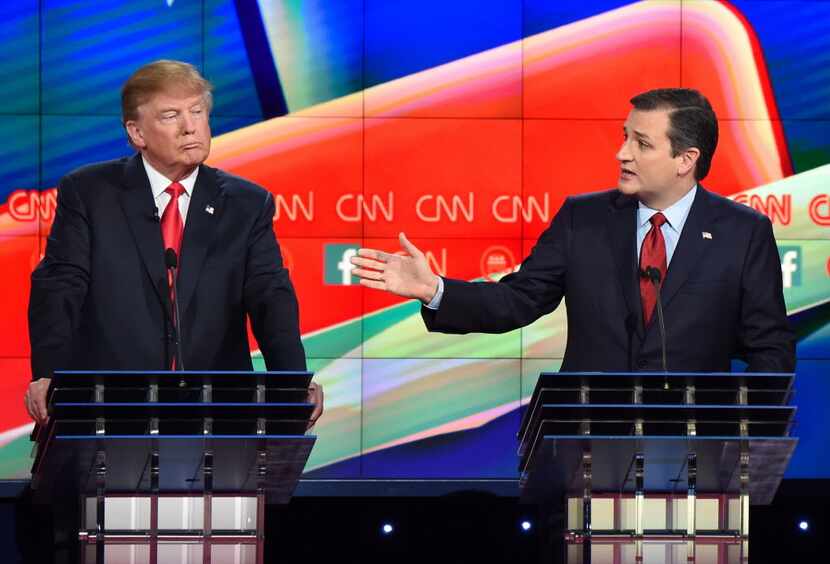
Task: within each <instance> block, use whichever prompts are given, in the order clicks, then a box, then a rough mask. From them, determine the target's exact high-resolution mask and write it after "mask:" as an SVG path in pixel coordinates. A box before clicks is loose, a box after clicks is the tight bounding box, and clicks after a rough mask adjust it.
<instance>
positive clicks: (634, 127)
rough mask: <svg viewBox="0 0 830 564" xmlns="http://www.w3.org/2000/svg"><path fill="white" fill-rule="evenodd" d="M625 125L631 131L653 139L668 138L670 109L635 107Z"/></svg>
mask: <svg viewBox="0 0 830 564" xmlns="http://www.w3.org/2000/svg"><path fill="white" fill-rule="evenodd" d="M623 127H624V128H625V130H626V131H628V132H629V133H630V132H634V131H636V132H639V133H643V134H645V135H647V136H648V137H651V138H652V139H663V138H665V139H668V136H667V132H668V130H669V111H668V110H666V109H658V110H638V109H636V108H634V109H633V110H631V111H630V112H629V113H628V118H627V119H626V120H625V124H624V125H623Z"/></svg>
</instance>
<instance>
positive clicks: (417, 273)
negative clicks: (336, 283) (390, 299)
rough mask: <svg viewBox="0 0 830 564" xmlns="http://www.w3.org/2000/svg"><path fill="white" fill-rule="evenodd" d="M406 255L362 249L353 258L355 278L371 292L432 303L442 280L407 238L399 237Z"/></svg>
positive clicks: (402, 235)
mask: <svg viewBox="0 0 830 564" xmlns="http://www.w3.org/2000/svg"><path fill="white" fill-rule="evenodd" d="M398 240H399V241H400V243H401V248H402V249H403V251H404V253H406V254H393V253H386V252H384V251H379V250H377V249H360V250H359V251H358V253H357V255H358V256H356V257H352V259H351V260H352V264H354V265H355V266H356V267H357V268H353V269H352V274H354V275H355V276H357V277H358V278H360V283H361V284H362V285H364V286H367V287H369V288H375V289H377V290H385V291H387V292H391V293H393V294H395V295H397V296H401V297H404V298H416V299H419V300H421V301H422V302H424V303H428V302H429V301H430V300H431V299H432V297H433V296H434V295H435V292H436V290H437V288H438V277H437V276H436V275H435V274H433V272H432V271H431V270H430V268H429V265H427V259H426V257H425V256H424V253H422V252H421V251H420V250H419V249H418V248H417V247H416V246H415V245H413V244H412V243H410V242H409V240H408V239H407V238H406V235H404V234H403V233H401V234H400V235H399V236H398Z"/></svg>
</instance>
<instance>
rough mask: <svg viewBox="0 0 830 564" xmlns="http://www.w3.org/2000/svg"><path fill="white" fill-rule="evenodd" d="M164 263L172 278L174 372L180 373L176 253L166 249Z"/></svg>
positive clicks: (179, 318) (179, 317)
mask: <svg viewBox="0 0 830 564" xmlns="http://www.w3.org/2000/svg"><path fill="white" fill-rule="evenodd" d="M164 262H165V263H166V265H167V268H168V269H169V270H170V273H171V274H172V276H173V284H172V285H171V287H170V292H171V294H172V296H171V298H172V301H173V317H174V323H173V331H174V333H173V334H174V336H175V338H176V372H181V371H183V370H184V360H183V357H182V333H181V322H182V318H181V315H180V314H179V295H178V286H179V276H178V274H179V269H178V263H179V260H178V256H176V251H175V250H173V249H167V250H166V251H165V252H164ZM184 383H185V382H184V380H182V381H181V382H180V383H179V385H180V386H181V385H182V384H184Z"/></svg>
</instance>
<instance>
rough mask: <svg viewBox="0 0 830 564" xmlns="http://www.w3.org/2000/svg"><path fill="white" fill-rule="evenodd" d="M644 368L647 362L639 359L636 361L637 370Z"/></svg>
mask: <svg viewBox="0 0 830 564" xmlns="http://www.w3.org/2000/svg"><path fill="white" fill-rule="evenodd" d="M646 366H648V361H647V360H646V359H644V358H641V359H640V360H638V361H637V368H645V367H646Z"/></svg>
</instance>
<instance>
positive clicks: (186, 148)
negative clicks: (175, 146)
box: [182, 143, 202, 151]
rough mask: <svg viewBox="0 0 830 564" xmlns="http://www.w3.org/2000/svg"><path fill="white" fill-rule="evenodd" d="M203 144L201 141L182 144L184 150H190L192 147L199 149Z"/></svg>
mask: <svg viewBox="0 0 830 564" xmlns="http://www.w3.org/2000/svg"><path fill="white" fill-rule="evenodd" d="M201 145H202V144H201V143H188V144H187V145H182V150H184V151H189V150H190V149H198V148H199V147H200V146H201Z"/></svg>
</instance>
